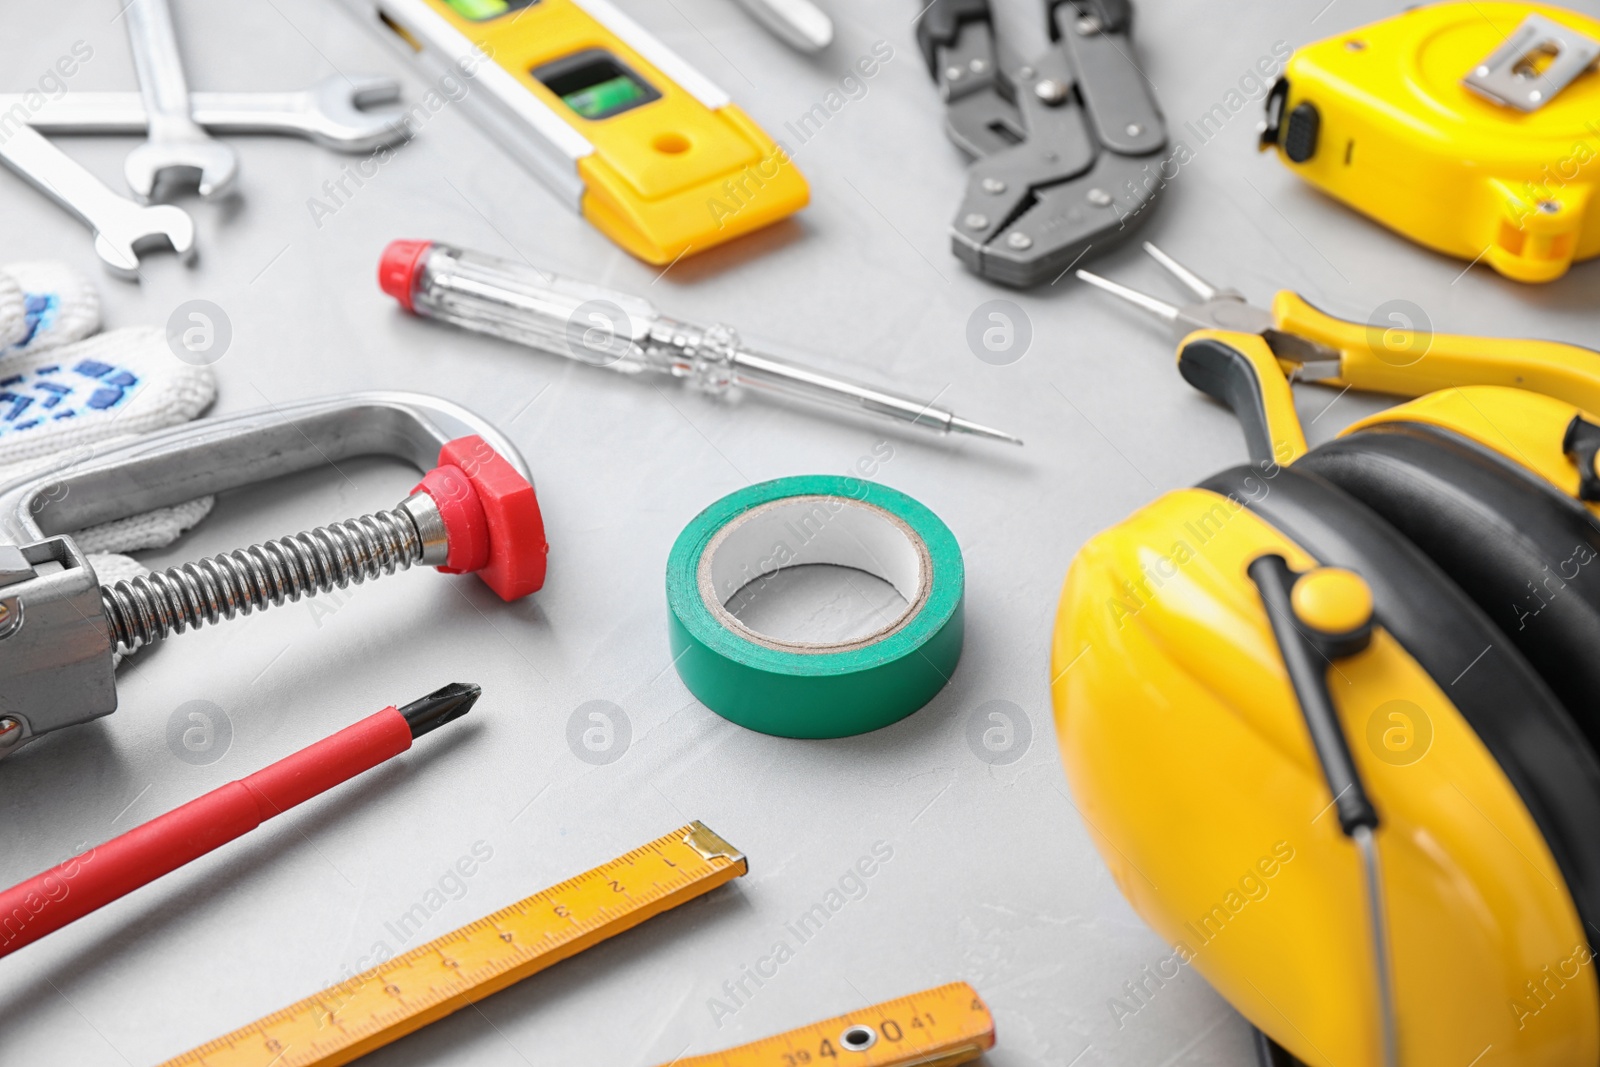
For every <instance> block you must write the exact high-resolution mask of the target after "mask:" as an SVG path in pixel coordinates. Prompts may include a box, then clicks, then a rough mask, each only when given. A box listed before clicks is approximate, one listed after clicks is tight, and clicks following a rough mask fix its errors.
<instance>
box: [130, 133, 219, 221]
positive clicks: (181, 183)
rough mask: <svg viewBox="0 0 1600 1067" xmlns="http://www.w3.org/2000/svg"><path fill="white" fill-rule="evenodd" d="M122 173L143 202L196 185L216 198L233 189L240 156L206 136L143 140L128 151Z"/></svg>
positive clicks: (208, 196)
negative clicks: (183, 138) (188, 138)
mask: <svg viewBox="0 0 1600 1067" xmlns="http://www.w3.org/2000/svg"><path fill="white" fill-rule="evenodd" d="M122 173H123V175H124V176H125V177H126V178H127V180H128V187H129V188H130V189H132V190H133V191H134V193H135V194H136V195H137V196H138V197H139V199H140V200H142V201H144V202H145V203H146V204H148V203H151V202H153V201H157V200H165V199H167V198H168V197H170V196H171V195H172V194H173V193H175V192H176V191H177V190H179V189H183V188H196V189H198V190H199V193H200V196H201V198H202V199H204V200H215V199H217V198H218V197H220V196H224V195H226V194H227V193H229V192H230V191H232V188H233V180H234V178H235V177H237V176H238V173H239V157H238V156H236V155H235V154H234V151H233V149H232V148H230V147H228V146H227V145H225V144H222V143H221V142H219V141H213V140H211V139H210V138H209V137H200V138H198V139H195V140H187V139H186V140H181V141H178V140H162V141H145V142H144V143H143V144H140V145H138V146H137V147H135V148H134V150H133V151H131V152H129V153H128V158H127V161H126V162H125V163H124V164H123V167H122Z"/></svg>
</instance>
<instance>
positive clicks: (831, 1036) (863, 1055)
mask: <svg viewBox="0 0 1600 1067" xmlns="http://www.w3.org/2000/svg"><path fill="white" fill-rule="evenodd" d="M994 1036H995V1035H994V1018H993V1016H991V1015H990V1014H989V1009H988V1007H986V1006H985V1005H984V1003H983V1000H982V998H980V997H979V996H978V992H977V990H975V989H973V988H972V987H971V986H970V985H968V984H967V983H965V982H951V983H950V984H949V985H942V986H938V987H936V988H934V989H925V990H923V991H922V992H920V993H913V994H911V995H910V996H908V997H900V998H898V999H896V1000H889V1001H885V1002H884V1003H882V1004H874V1005H873V1006H872V1007H870V1008H862V1009H861V1010H860V1011H853V1012H850V1013H849V1014H847V1015H839V1016H836V1017H834V1018H832V1019H824V1020H823V1021H822V1022H819V1023H812V1024H811V1025H810V1026H802V1027H799V1028H798V1029H794V1030H790V1031H788V1032H787V1033H782V1034H776V1035H774V1036H772V1037H768V1038H763V1039H762V1040H760V1041H752V1042H751V1043H750V1044H748V1045H740V1046H739V1047H738V1048H730V1049H727V1050H726V1051H723V1052H713V1053H711V1054H710V1055H706V1056H686V1057H684V1058H682V1059H677V1060H674V1061H672V1063H670V1064H664V1065H663V1067H792V1065H798V1064H823V1065H827V1067H832V1065H833V1064H837V1065H838V1067H956V1065H957V1064H962V1063H971V1062H972V1061H973V1060H975V1059H977V1058H978V1057H979V1056H982V1055H983V1054H984V1052H986V1051H988V1050H989V1049H992V1048H994Z"/></svg>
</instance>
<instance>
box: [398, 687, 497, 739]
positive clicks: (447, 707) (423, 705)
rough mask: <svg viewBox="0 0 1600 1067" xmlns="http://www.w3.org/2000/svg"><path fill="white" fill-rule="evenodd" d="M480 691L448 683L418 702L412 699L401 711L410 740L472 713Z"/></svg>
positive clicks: (481, 691)
mask: <svg viewBox="0 0 1600 1067" xmlns="http://www.w3.org/2000/svg"><path fill="white" fill-rule="evenodd" d="M482 693H483V690H482V689H480V688H478V687H477V686H475V685H473V684H472V683H471V682H451V683H450V684H449V685H447V686H445V687H444V688H443V689H435V690H434V691H433V692H431V693H429V694H428V695H427V696H425V697H423V698H422V699H421V700H413V701H412V702H411V703H409V704H407V705H406V706H405V707H403V708H401V709H400V714H401V716H402V717H404V718H405V720H406V724H407V725H409V726H410V727H411V737H412V739H413V740H414V739H416V738H418V737H421V736H422V735H423V734H426V733H431V732H432V731H434V730H437V729H438V728H439V727H441V726H443V725H444V724H445V723H447V722H454V721H455V720H456V719H459V718H461V716H463V715H465V714H466V713H467V712H469V711H471V710H472V705H474V704H476V703H477V702H478V697H479V696H480V695H481V694H482Z"/></svg>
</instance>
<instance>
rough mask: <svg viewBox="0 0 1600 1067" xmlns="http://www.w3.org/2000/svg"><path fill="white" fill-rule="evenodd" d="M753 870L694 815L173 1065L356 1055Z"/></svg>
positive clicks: (341, 1060) (316, 1063) (314, 1065)
mask: <svg viewBox="0 0 1600 1067" xmlns="http://www.w3.org/2000/svg"><path fill="white" fill-rule="evenodd" d="M749 869H750V868H749V864H748V863H747V862H746V860H745V858H744V855H743V853H741V852H739V851H738V850H736V849H735V848H734V847H733V846H732V845H729V844H728V843H727V842H726V841H724V840H723V839H722V838H720V837H718V836H717V835H716V834H715V833H713V832H712V831H711V830H710V829H709V828H708V827H707V826H706V825H705V824H704V823H700V822H693V823H690V824H689V825H688V826H685V827H682V828H680V829H678V830H674V831H673V832H672V833H670V834H667V835H665V836H664V837H659V838H657V839H656V840H654V841H651V842H650V843H649V844H646V845H643V846H641V847H639V848H636V849H634V850H633V851H632V852H629V853H627V854H625V855H622V856H618V857H617V858H616V859H614V860H611V861H610V862H608V863H604V864H601V865H600V866H599V867H596V868H594V869H593V870H590V871H586V872H585V873H583V874H580V875H578V876H577V877H576V878H569V879H568V880H567V881H565V882H562V883H560V884H559V885H555V886H552V887H550V888H549V889H546V890H544V891H542V892H540V893H535V894H534V895H533V896H531V897H528V898H526V899H524V900H521V901H518V902H517V903H515V904H513V905H511V906H510V907H508V908H502V909H501V910H500V911H497V912H495V913H494V914H492V915H487V916H485V917H483V918H482V919H479V920H478V921H477V922H475V923H472V924H470V925H468V926H463V927H462V928H461V929H459V930H456V931H454V932H453V933H448V934H445V935H444V936H443V937H440V938H437V939H435V940H433V941H430V942H428V943H427V944H425V945H419V946H417V947H416V948H414V949H412V950H411V951H409V952H405V953H402V954H401V955H399V956H396V957H395V958H394V959H392V960H389V961H387V962H386V963H382V964H379V965H378V966H377V967H374V968H372V969H371V970H367V971H363V972H362V973H360V974H358V975H356V976H354V977H352V978H350V979H347V980H346V981H344V982H341V983H340V984H338V985H336V986H334V987H332V988H331V989H325V990H323V991H322V992H321V993H318V994H316V995H315V996H311V997H307V998H306V999H305V1000H302V1001H299V1002H298V1003H295V1004H291V1005H289V1006H288V1007H287V1008H284V1009H282V1010H281V1011H276V1012H273V1013H272V1014H271V1015H268V1016H266V1017H265V1018H263V1019H259V1020H257V1021H256V1022H253V1023H251V1024H249V1025H248V1026H244V1027H241V1028H240V1029H238V1030H235V1031H234V1032H232V1033H230V1034H227V1035H225V1036H223V1037H220V1038H217V1039H216V1040H215V1041H209V1042H207V1043H206V1044H204V1045H201V1046H200V1047H199V1048H196V1049H193V1050H192V1051H190V1052H186V1053H184V1054H183V1055H181V1056H178V1057H176V1058H174V1059H171V1060H168V1061H167V1062H166V1063H165V1064H163V1065H162V1067H338V1065H340V1064H346V1063H351V1062H353V1061H354V1060H357V1059H360V1058H361V1057H362V1056H364V1055H366V1054H367V1053H369V1052H372V1051H374V1050H376V1049H380V1048H383V1047H384V1046H385V1045H388V1044H390V1043H391V1042H394V1041H398V1040H399V1039H400V1038H402V1037H404V1036H405V1035H407V1034H410V1033H413V1032H415V1031H417V1030H420V1029H422V1028H423V1027H424V1026H427V1025H428V1024H429V1023H432V1022H436V1021H438V1020H439V1019H442V1018H444V1017H445V1016H447V1015H450V1014H451V1013H453V1012H456V1011H459V1010H460V1009H462V1008H464V1007H466V1006H468V1005H469V1004H473V1003H476V1002H477V1001H480V1000H482V999H484V998H485V997H488V996H490V995H491V994H494V993H498V992H499V991H500V990H502V989H505V988H506V987H508V986H512V985H515V984H516V983H518V982H520V981H522V980H523V979H524V978H528V977H530V976H532V975H535V974H538V973H539V972H540V971H542V970H544V969H545V968H546V967H549V966H551V965H552V964H555V963H559V962H561V961H562V960H564V959H567V958H568V957H570V956H576V955H577V954H578V953H580V952H582V951H584V950H585V949H588V948H592V947H594V946H595V945H597V944H599V943H600V942H602V941H604V940H606V939H607V938H610V937H613V936H615V935H617V934H620V933H622V932H623V931H624V930H630V929H632V928H633V927H635V926H638V925H639V924H640V923H642V922H644V921H645V920H646V919H650V918H653V917H655V916H657V915H660V914H661V913H662V912H665V911H669V910H671V909H673V908H675V907H677V906H678V905H680V904H685V903H688V902H689V901H691V900H694V899H696V898H697V897H701V896H704V895H705V894H707V893H709V892H711V891H712V890H713V889H716V888H717V887H718V886H721V885H724V884H726V883H727V882H730V881H732V880H733V879H735V878H738V877H740V876H741V875H743V874H744V873H745V872H746V871H748V870H749ZM907 1023H908V1025H909V1019H908V1020H907ZM861 1062H862V1064H863V1065H869V1064H870V1065H873V1067H876V1064H877V1062H878V1061H874V1060H870V1059H869V1060H862V1061H861Z"/></svg>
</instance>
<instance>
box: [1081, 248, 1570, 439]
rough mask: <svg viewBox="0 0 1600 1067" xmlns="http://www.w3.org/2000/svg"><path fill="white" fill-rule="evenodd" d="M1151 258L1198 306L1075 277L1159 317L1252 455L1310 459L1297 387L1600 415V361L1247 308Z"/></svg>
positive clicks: (1190, 375)
mask: <svg viewBox="0 0 1600 1067" xmlns="http://www.w3.org/2000/svg"><path fill="white" fill-rule="evenodd" d="M1144 248H1145V251H1146V252H1148V253H1149V254H1150V255H1151V256H1152V257H1153V258H1154V259H1155V260H1156V262H1158V263H1160V264H1161V265H1162V267H1164V268H1166V270H1167V271H1168V272H1169V273H1171V274H1172V276H1173V277H1175V278H1177V279H1178V281H1179V282H1181V283H1182V284H1183V285H1184V287H1185V288H1187V289H1188V290H1189V291H1190V292H1192V293H1193V294H1194V295H1195V297H1196V299H1197V300H1198V301H1199V302H1198V303H1194V304H1189V305H1183V306H1180V305H1178V304H1173V303H1169V302H1167V301H1165V300H1161V299H1159V298H1157V297H1154V296H1150V295H1148V294H1146V293H1142V292H1139V291H1138V290H1137V289H1132V288H1129V287H1128V286H1126V285H1121V284H1119V283H1117V282H1113V281H1110V280H1108V279H1106V278H1102V277H1100V276H1099V275H1097V274H1091V273H1090V272H1089V271H1086V270H1080V271H1078V277H1079V278H1081V279H1082V280H1084V281H1086V282H1088V283H1089V284H1091V285H1093V286H1096V287H1098V288H1100V289H1104V290H1105V291H1106V292H1109V293H1112V294H1114V295H1116V296H1119V297H1121V298H1122V299H1124V300H1126V301H1128V302H1129V303H1131V304H1133V305H1135V306H1136V307H1139V308H1142V309H1143V310H1145V311H1147V312H1149V313H1150V314H1151V315H1154V316H1155V317H1156V318H1158V319H1160V320H1161V321H1163V322H1165V323H1167V324H1168V325H1169V326H1171V327H1172V330H1173V333H1174V334H1175V335H1176V336H1178V337H1179V338H1181V341H1180V343H1179V347H1178V370H1179V371H1180V372H1181V373H1182V374H1183V376H1184V378H1185V380H1187V381H1188V382H1189V383H1190V384H1192V385H1194V386H1195V387H1196V388H1198V389H1200V390H1201V391H1202V392H1205V393H1208V394H1210V395H1211V396H1214V397H1216V398H1217V399H1218V400H1221V401H1222V402H1223V403H1225V404H1227V405H1228V406H1229V407H1230V408H1231V409H1232V410H1233V412H1234V414H1235V415H1237V416H1238V418H1239V420H1240V422H1241V424H1242V425H1243V427H1244V433H1245V439H1246V441H1247V442H1248V443H1249V447H1250V454H1251V456H1252V457H1254V458H1256V459H1258V460H1263V461H1269V462H1276V463H1280V464H1282V463H1289V462H1292V461H1293V460H1294V459H1296V458H1297V457H1299V456H1300V455H1302V454H1303V453H1304V452H1305V450H1306V442H1305V435H1304V434H1303V433H1302V432H1301V430H1300V425H1299V421H1298V420H1297V419H1295V418H1294V417H1293V415H1294V399H1293V397H1292V396H1291V395H1290V391H1289V386H1290V383H1291V382H1294V381H1305V382H1321V383H1324V384H1327V385H1335V386H1340V385H1342V386H1349V387H1351V388H1354V389H1366V390H1371V391H1372V392H1377V393H1390V394H1393V395H1395V396H1421V395H1422V394H1424V393H1431V392H1433V391H1434V390H1437V389H1444V388H1448V387H1452V386H1460V385H1503V386H1514V387H1517V388H1522V389H1531V390H1535V391H1537V392H1541V393H1544V394H1546V395H1548V396H1553V397H1557V398H1559V399H1562V400H1566V401H1569V402H1570V403H1572V404H1574V405H1576V406H1577V407H1580V408H1583V409H1585V410H1587V411H1600V379H1597V378H1596V377H1595V373H1594V372H1595V368H1596V367H1597V366H1600V353H1597V352H1595V351H1594V350H1592V349H1588V348H1583V347H1581V346H1579V345H1571V344H1562V343H1560V342H1556V341H1533V340H1514V339H1510V338H1492V337H1469V336H1463V335H1456V334H1444V333H1434V332H1432V331H1431V330H1430V329H1428V328H1427V327H1426V326H1425V325H1423V326H1421V327H1420V328H1419V327H1418V325H1417V324H1416V323H1403V322H1397V321H1390V320H1384V321H1379V322H1373V323H1356V322H1347V321H1345V320H1343V319H1337V318H1334V317H1333V316H1331V315H1327V314H1325V313H1323V312H1321V311H1318V310H1317V309H1316V308H1314V307H1312V306H1311V304H1310V303H1308V302H1307V301H1306V300H1305V298H1304V297H1302V296H1300V295H1299V294H1298V293H1293V292H1289V291H1288V290H1283V291H1280V292H1279V293H1278V294H1277V296H1275V297H1274V298H1273V300H1272V308H1271V310H1268V309H1266V308H1259V307H1256V306H1254V305H1252V304H1250V303H1249V302H1248V301H1247V300H1246V299H1245V297H1244V295H1243V294H1241V293H1240V292H1238V291H1237V290H1235V289H1223V288H1219V287H1217V286H1215V285H1212V284H1211V283H1210V282H1208V281H1206V280H1205V279H1204V278H1202V277H1200V276H1199V275H1198V274H1196V273H1195V272H1194V271H1192V270H1190V269H1189V268H1187V267H1185V266H1184V265H1183V264H1181V263H1179V262H1178V261H1177V260H1175V259H1173V258H1172V257H1171V256H1169V255H1167V254H1166V253H1165V252H1163V251H1161V249H1159V248H1157V247H1156V246H1155V245H1153V244H1151V243H1149V242H1148V241H1147V242H1145V245H1144Z"/></svg>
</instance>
